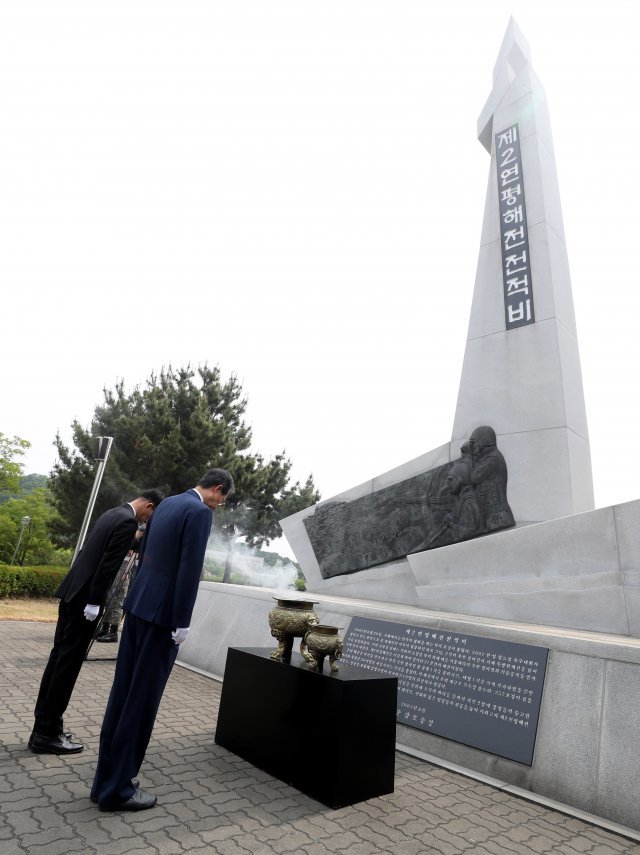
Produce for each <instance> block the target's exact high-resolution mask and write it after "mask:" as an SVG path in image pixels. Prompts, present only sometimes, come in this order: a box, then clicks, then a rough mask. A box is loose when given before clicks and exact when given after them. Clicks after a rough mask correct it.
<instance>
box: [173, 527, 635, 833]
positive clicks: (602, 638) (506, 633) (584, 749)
mask: <svg viewBox="0 0 640 855" xmlns="http://www.w3.org/2000/svg"><path fill="white" fill-rule="evenodd" d="M605 516H606V515H605ZM523 531H525V530H524V529H523ZM269 594H270V592H268V591H264V590H260V589H248V588H245V587H242V588H240V587H234V586H222V585H216V584H215V583H204V584H203V585H201V590H200V594H199V598H198V601H199V602H200V600H201V599H204V600H206V601H209V600H210V599H211V598H214V600H215V604H216V606H215V609H214V608H213V607H211V608H207V609H206V611H205V614H206V618H207V619H206V621H202V622H201V623H199V625H198V627H197V630H196V632H195V633H194V634H195V635H197V636H198V638H197V639H196V640H197V644H195V643H193V644H192V645H191V646H190V647H187V646H186V645H185V647H184V648H183V649H182V650H181V652H180V657H179V658H180V661H181V662H183V663H185V664H187V665H190V666H191V667H195V668H199V669H202V670H207V667H206V666H207V662H210V661H215V662H216V663H217V667H218V668H219V669H220V670H219V671H216V672H213V673H214V674H218V675H219V674H221V673H222V667H223V663H222V661H221V657H220V656H219V654H216V656H215V657H214V659H213V660H212V659H211V656H210V653H209V651H210V650H216V651H222V650H223V649H224V648H225V645H226V640H225V641H224V642H223V641H222V640H221V638H220V635H221V634H222V633H224V634H225V638H226V639H228V638H229V637H230V636H229V629H228V626H227V624H225V625H224V626H222V625H221V624H220V622H219V621H218V620H217V617H216V616H217V614H225V613H232V614H233V615H234V621H233V639H234V644H235V645H237V646H240V647H244V646H250V644H253V641H251V639H255V638H256V633H257V632H259V628H258V627H257V624H262V626H264V627H265V628H266V627H267V626H268V611H269V609H270V608H271V606H272V603H273V601H272V599H271V597H270V596H269ZM313 599H314V600H316V601H317V605H316V606H315V610H316V612H317V614H318V616H319V617H320V620H321V622H323V623H325V622H326V623H330V624H332V625H336V626H339V627H341V628H342V633H343V634H344V632H345V631H346V629H347V627H348V625H349V622H350V620H351V618H352V617H354V616H359V617H373V618H378V619H380V620H388V621H393V622H400V623H408V624H413V625H416V626H427V627H429V628H435V629H443V630H448V631H455V632H466V633H469V634H470V635H477V636H483V637H489V638H497V639H501V640H506V641H512V642H518V643H522V644H533V645H536V646H540V647H546V648H548V649H549V650H550V657H549V663H548V667H547V678H546V683H545V688H544V693H543V701H542V709H541V716H540V726H539V730H538V739H537V743H536V750H535V755H534V763H533V766H532V767H527V766H522V765H520V764H518V763H514V762H512V761H509V760H504V759H501V758H499V757H496V756H494V755H492V754H488V753H485V752H482V751H479V750H476V749H473V748H469V747H467V746H464V745H459V744H458V743H455V742H451V741H449V740H446V739H442V738H440V737H437V736H433V735H432V734H429V733H425V732H423V731H420V730H414V729H411V728H406V727H403V726H400V725H399V726H398V743H399V745H401V746H405V747H406V748H408V749H411V750H416V751H420V752H423V753H426V754H429V755H432V756H434V757H439V758H441V759H442V760H443V761H446V762H449V763H454V764H457V765H460V766H462V767H465V768H467V769H471V770H473V771H474V772H478V773H481V774H485V775H490V776H491V777H493V778H496V779H498V780H500V781H502V782H504V784H505V785H511V786H516V787H521V788H523V789H525V790H530V791H532V792H534V793H537V794H539V795H541V796H545V797H548V798H553V799H558V800H561V801H563V802H564V803H568V804H571V805H573V806H575V807H576V808H578V809H581V810H587V811H589V812H591V813H596V814H597V815H599V816H603V817H605V818H608V819H611V820H612V821H615V822H618V823H623V824H624V825H626V826H628V827H630V828H634V829H637V830H638V831H640V814H639V813H638V812H637V803H635V804H634V802H633V799H632V798H630V796H629V793H630V792H632V791H633V792H635V780H636V777H637V774H636V773H637V762H636V758H635V752H634V751H633V750H630V746H633V745H634V744H635V743H634V739H636V738H637V737H634V736H633V734H634V733H636V734H637V723H638V722H637V715H638V713H637V712H635V711H634V712H633V714H631V715H630V714H628V711H629V709H630V708H631V707H632V705H633V703H634V700H633V699H634V697H636V699H637V696H638V695H635V696H634V692H636V688H637V680H638V679H640V639H632V638H630V637H628V636H627V637H624V636H619V635H613V634H604V633H595V632H586V631H575V630H570V629H561V628H556V627H551V626H543V625H540V624H535V623H516V622H513V621H505V620H498V619H495V618H479V617H475V618H474V617H471V616H468V615H463V614H452V613H445V612H441V611H429V610H426V609H421V608H416V607H411V606H402V605H399V604H392V603H375V602H372V601H371V600H364V599H349V598H346V597H339V596H327V595H325V594H314V595H313ZM243 601H244V602H245V603H246V605H245V608H244V609H243V608H241V606H240V604H241V603H242V602H243ZM636 707H638V708H639V709H640V706H638V705H637V703H636ZM625 716H626V718H625ZM627 722H628V724H627ZM634 728H635V731H634ZM620 757H624V758H625V760H624V762H619V758H620ZM623 817H624V818H623Z"/></svg>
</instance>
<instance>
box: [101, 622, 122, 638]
mask: <svg viewBox="0 0 640 855" xmlns="http://www.w3.org/2000/svg"><path fill="white" fill-rule="evenodd" d="M117 640H118V626H117V624H112V623H111V624H109V625H108V626H105V628H104V629H103V630H102V632H101V633H100V634H99V635H96V641H101V642H105V641H106V642H109V641H111V642H113V641H117Z"/></svg>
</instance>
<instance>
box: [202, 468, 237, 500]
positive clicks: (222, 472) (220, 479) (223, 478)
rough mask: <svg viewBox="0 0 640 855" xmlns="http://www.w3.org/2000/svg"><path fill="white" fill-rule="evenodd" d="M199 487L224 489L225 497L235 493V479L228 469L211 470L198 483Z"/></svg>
mask: <svg viewBox="0 0 640 855" xmlns="http://www.w3.org/2000/svg"><path fill="white" fill-rule="evenodd" d="M197 486H198V487H222V492H223V494H224V495H225V496H228V495H229V494H230V493H233V478H232V477H231V475H230V474H229V473H228V472H227V470H226V469H209V471H208V472H205V473H204V475H203V476H202V478H201V479H200V480H199V481H198V485H197Z"/></svg>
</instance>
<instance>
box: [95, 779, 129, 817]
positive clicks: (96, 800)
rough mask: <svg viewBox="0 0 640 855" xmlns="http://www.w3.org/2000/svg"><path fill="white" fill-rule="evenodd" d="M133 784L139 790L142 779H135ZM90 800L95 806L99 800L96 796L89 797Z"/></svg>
mask: <svg viewBox="0 0 640 855" xmlns="http://www.w3.org/2000/svg"><path fill="white" fill-rule="evenodd" d="M131 783H132V784H133V786H134V787H135V788H136V790H137V789H138V787H139V786H140V779H139V778H134V779H133V781H131ZM89 798H90V799H91V801H92V802H93V803H94V804H97V803H98V799H97V798H96V797H95V796H89ZM105 810H106V808H105Z"/></svg>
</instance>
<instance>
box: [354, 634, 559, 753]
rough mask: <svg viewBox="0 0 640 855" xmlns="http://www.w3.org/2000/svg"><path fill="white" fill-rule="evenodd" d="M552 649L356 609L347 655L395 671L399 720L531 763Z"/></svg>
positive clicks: (366, 665)
mask: <svg viewBox="0 0 640 855" xmlns="http://www.w3.org/2000/svg"><path fill="white" fill-rule="evenodd" d="M548 652H549V651H548V650H547V648H544V647H534V646H532V645H529V644H518V643H515V642H510V641H500V640H497V639H493V638H483V637H481V636H476V635H469V634H468V633H465V632H452V631H450V630H441V629H432V628H429V627H424V626H413V625H411V624H404V623H393V622H390V621H382V620H376V619H373V618H360V617H355V618H353V619H352V620H351V624H350V626H349V629H348V630H347V633H346V635H345V639H344V652H343V655H342V659H343V662H345V663H347V664H349V665H356V666H358V667H360V668H369V669H371V670H372V671H377V672H379V673H383V674H390V675H392V676H394V677H397V678H398V705H397V709H396V721H397V722H398V723H400V724H404V725H407V726H408V727H415V728H417V729H419V730H424V731H427V732H428V733H434V734H436V735H437V736H443V737H445V738H446V739H451V740H453V741H455V742H461V743H462V744H463V745H469V746H471V747H472V748H479V749H480V750H482V751H488V752H490V753H491V754H497V755H498V756H500V757H506V758H507V759H509V760H515V761H516V762H517V763H523V764H525V765H527V766H531V764H532V763H533V750H534V746H535V740H536V732H537V728H538V716H539V713H540V703H541V701H542V688H543V685H544V675H545V671H546V667H547V655H548Z"/></svg>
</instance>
